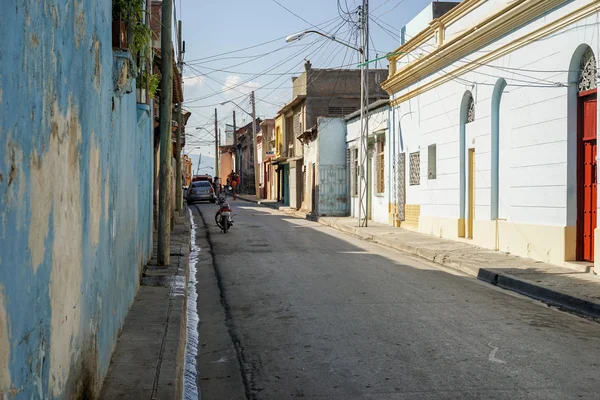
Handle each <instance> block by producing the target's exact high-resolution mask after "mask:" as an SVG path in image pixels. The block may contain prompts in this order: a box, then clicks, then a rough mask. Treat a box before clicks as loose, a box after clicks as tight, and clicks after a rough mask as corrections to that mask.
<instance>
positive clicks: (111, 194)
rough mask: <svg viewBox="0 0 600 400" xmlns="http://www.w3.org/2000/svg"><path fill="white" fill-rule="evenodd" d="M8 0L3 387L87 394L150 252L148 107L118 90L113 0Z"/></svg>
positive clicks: (37, 394)
mask: <svg viewBox="0 0 600 400" xmlns="http://www.w3.org/2000/svg"><path fill="white" fill-rule="evenodd" d="M3 6H4V7H3V11H2V23H0V36H1V37H4V38H9V37H10V40H7V41H6V42H5V43H4V46H3V49H2V51H1V52H0V65H2V69H1V71H0V110H1V111H0V195H1V196H2V199H1V200H0V201H1V204H2V206H1V207H0V393H4V394H5V395H6V396H7V397H8V398H12V397H11V396H13V395H17V397H18V398H50V399H53V398H64V399H67V398H69V399H71V398H76V397H78V396H92V395H93V394H94V393H97V392H98V390H99V388H100V385H101V383H102V379H103V377H104V375H105V374H106V371H107V369H108V366H109V360H110V356H111V353H112V350H113V349H114V346H115V342H116V338H117V334H118V332H119V329H120V327H121V326H122V323H123V320H124V318H125V316H126V314H127V311H128V309H129V306H130V304H131V302H132V301H133V298H134V296H135V293H136V292H137V289H138V285H139V273H140V269H141V267H142V266H143V264H144V263H145V262H146V261H147V259H148V258H149V256H150V253H151V251H152V245H151V244H152V237H151V232H152V231H151V223H152V220H151V215H152V214H151V208H152V135H151V130H150V124H149V120H148V114H147V112H146V111H145V110H144V109H140V110H139V117H140V119H139V124H138V115H137V114H138V110H137V107H136V100H135V93H132V94H125V95H124V96H122V97H117V96H115V92H114V88H113V49H112V45H111V19H112V18H111V2H110V1H100V2H98V1H95V0H94V1H92V0H86V1H77V0H75V1H64V0H49V1H45V2H39V1H33V0H26V1H17V0H8V4H3ZM0 397H2V394H0Z"/></svg>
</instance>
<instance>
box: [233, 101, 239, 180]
mask: <svg viewBox="0 0 600 400" xmlns="http://www.w3.org/2000/svg"><path fill="white" fill-rule="evenodd" d="M235 132H236V127H235V110H233V148H234V149H235V163H234V165H233V166H234V168H235V172H236V173H237V172H238V151H237V134H236V133H235Z"/></svg>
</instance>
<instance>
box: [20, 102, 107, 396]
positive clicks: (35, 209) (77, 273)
mask: <svg viewBox="0 0 600 400" xmlns="http://www.w3.org/2000/svg"><path fill="white" fill-rule="evenodd" d="M51 125H52V133H51V135H50V141H49V143H48V150H47V151H46V153H44V154H43V155H42V156H41V157H40V158H38V160H36V162H34V163H32V164H33V165H32V166H31V176H32V179H31V180H32V182H33V185H34V186H36V187H35V188H34V187H32V188H31V189H32V192H37V193H38V194H39V196H36V195H34V196H33V198H32V200H31V215H32V216H33V215H36V216H38V218H40V217H41V216H49V215H50V212H52V228H53V232H52V235H53V237H54V242H53V244H52V270H51V272H50V283H49V292H50V301H51V305H50V306H51V314H52V317H51V328H52V331H51V337H50V350H51V353H50V388H51V390H52V392H53V393H54V395H55V396H57V395H59V394H60V393H62V392H63V391H64V389H65V388H64V385H65V382H66V380H67V378H68V373H69V368H70V364H71V361H72V358H73V355H74V353H75V351H76V349H75V347H74V346H73V345H72V344H73V342H76V340H74V338H75V337H76V336H77V334H78V332H79V319H80V311H81V305H80V301H81V300H80V297H81V274H82V270H81V258H82V247H81V246H82V243H81V238H82V222H81V215H82V210H81V195H80V165H79V143H80V141H81V126H80V125H79V120H78V109H77V107H76V106H74V105H73V104H72V102H71V100H69V106H68V109H67V110H66V112H65V114H64V115H63V114H62V113H61V111H60V110H59V107H58V104H57V103H56V102H55V103H54V106H53V112H52V121H51ZM92 158H93V157H92ZM98 158H99V156H98V155H96V159H98ZM90 162H92V161H90ZM36 222H37V221H35V222H34V220H33V218H32V224H34V223H36ZM45 225H46V228H45V230H46V232H47V231H48V221H47V219H46V221H45ZM36 227H37V225H34V226H32V228H31V229H30V232H35V231H36V230H37V229H36ZM46 234H47V233H46ZM31 237H32V236H30V239H31ZM40 239H41V238H40V237H35V238H34V243H33V245H34V246H39V247H40V248H39V249H38V250H37V251H38V252H39V254H41V256H40V255H38V256H37V257H38V258H37V260H42V259H43V258H44V254H45V248H44V242H43V240H42V241H40ZM33 248H34V247H32V250H33Z"/></svg>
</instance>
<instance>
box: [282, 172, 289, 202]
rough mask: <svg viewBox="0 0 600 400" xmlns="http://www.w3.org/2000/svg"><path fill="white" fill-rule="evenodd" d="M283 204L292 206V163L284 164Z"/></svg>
mask: <svg viewBox="0 0 600 400" xmlns="http://www.w3.org/2000/svg"><path fill="white" fill-rule="evenodd" d="M283 205H284V206H286V207H289V206H290V165H289V164H284V166H283Z"/></svg>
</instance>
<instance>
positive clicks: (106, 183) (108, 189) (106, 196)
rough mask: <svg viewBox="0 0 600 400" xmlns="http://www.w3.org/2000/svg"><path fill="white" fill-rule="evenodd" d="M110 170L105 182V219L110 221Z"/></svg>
mask: <svg viewBox="0 0 600 400" xmlns="http://www.w3.org/2000/svg"><path fill="white" fill-rule="evenodd" d="M109 183H110V171H108V172H107V174H106V180H105V182H104V221H105V222H108V217H109V214H108V201H109V198H110V185H109Z"/></svg>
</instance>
